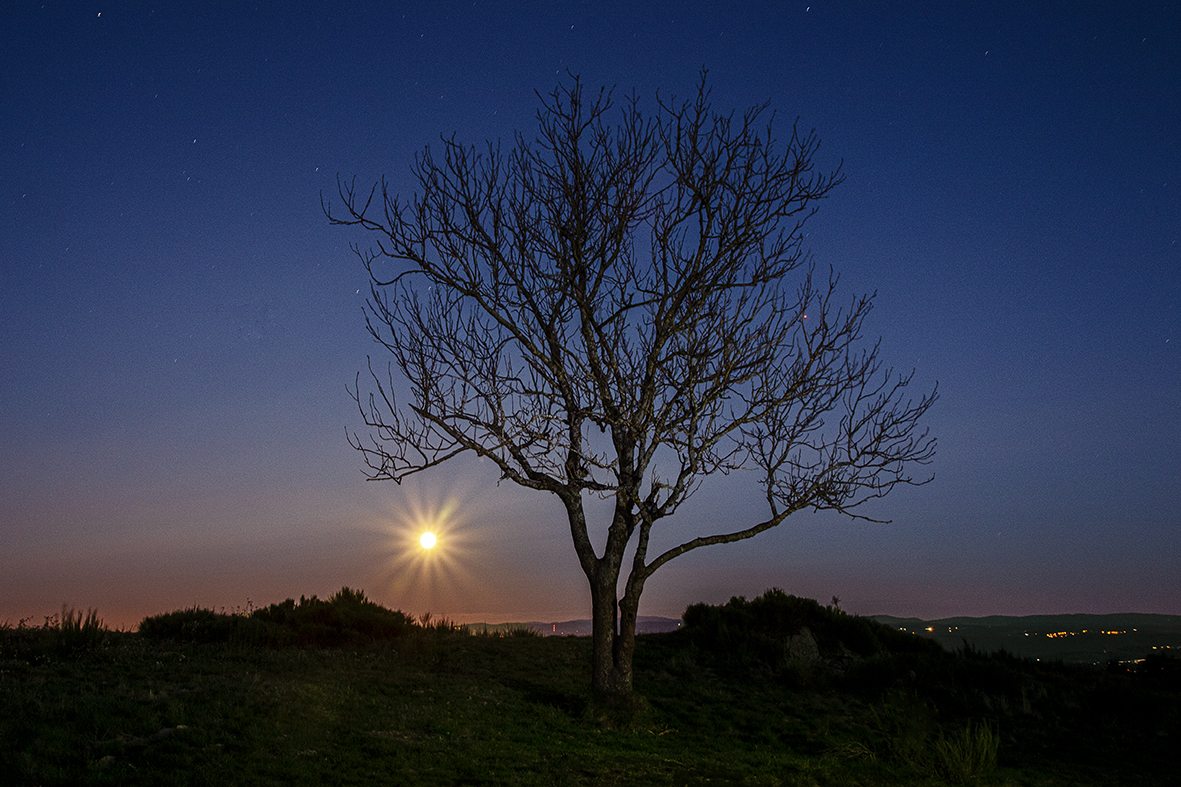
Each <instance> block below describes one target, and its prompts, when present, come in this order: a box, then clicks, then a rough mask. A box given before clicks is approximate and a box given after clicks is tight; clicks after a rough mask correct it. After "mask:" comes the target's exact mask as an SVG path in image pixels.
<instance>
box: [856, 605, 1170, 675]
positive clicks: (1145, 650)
mask: <svg viewBox="0 0 1181 787" xmlns="http://www.w3.org/2000/svg"><path fill="white" fill-rule="evenodd" d="M870 617H871V618H872V619H873V620H876V621H878V622H879V623H884V624H886V625H888V626H891V627H893V628H896V629H899V630H901V631H909V632H911V633H913V634H916V635H919V636H924V637H929V638H931V639H934V640H937V641H938V642H940V643H941V644H942V645H943V646H944V647H945V648H947V649H949V650H957V649H959V648H962V647H963V646H964V643H965V642H966V643H968V644H969V645H971V646H972V647H973V648H975V649H977V650H982V651H986V652H992V651H997V650H1001V649H1004V650H1006V651H1008V652H1009V653H1013V654H1015V655H1018V656H1025V657H1029V658H1036V659H1044V660H1048V661H1063V662H1067V663H1079V662H1081V663H1091V664H1104V663H1107V662H1109V661H1112V660H1115V661H1135V660H1137V659H1141V658H1144V657H1145V656H1147V655H1149V654H1150V653H1154V652H1155V653H1159V652H1162V651H1163V652H1165V653H1170V652H1171V653H1173V654H1176V655H1179V656H1181V615H1154V614H1147V613H1135V612H1129V613H1120V614H1112V615H1085V614H1072V615H1025V616H1007V615H990V616H987V617H981V618H972V617H953V618H939V619H938V620H921V619H919V618H899V617H894V616H891V615H872V616H870Z"/></svg>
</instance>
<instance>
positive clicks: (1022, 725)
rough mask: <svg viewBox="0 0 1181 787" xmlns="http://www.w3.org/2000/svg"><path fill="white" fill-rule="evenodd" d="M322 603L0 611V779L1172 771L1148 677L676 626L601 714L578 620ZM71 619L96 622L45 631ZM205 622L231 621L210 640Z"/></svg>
mask: <svg viewBox="0 0 1181 787" xmlns="http://www.w3.org/2000/svg"><path fill="white" fill-rule="evenodd" d="M338 595H339V594H338ZM333 598H334V599H335V600H329V601H328V602H327V603H328V604H329V606H336V607H343V606H350V605H352V606H356V607H364V604H365V603H366V602H365V601H362V600H357V599H351V600H350V599H341V598H338V597H333ZM324 603H325V602H319V601H316V602H314V603H312V601H311V600H308V599H304V600H301V603H298V604H292V605H291V608H290V609H288V612H290V613H291V614H290V615H288V623H290V621H291V620H293V619H295V618H296V617H298V615H297V614H296V613H297V612H298V610H299V608H300V607H302V606H306V610H305V613H306V614H307V616H308V617H306V619H304V623H302V624H299V625H291V626H288V628H291V629H292V630H291V631H289V632H288V633H287V634H281V633H276V632H277V631H279V630H278V629H268V630H267V631H269V633H267V635H266V637H263V639H266V638H267V637H269V638H270V639H271V640H272V644H258V643H257V642H255V641H253V640H256V639H258V638H259V637H260V636H261V635H260V633H259V632H260V631H264V630H263V629H258V628H250V624H241V623H233V624H225V622H224V621H219V620H218V619H216V618H209V617H208V616H203V615H189V618H194V619H195V618H200V619H202V620H204V621H205V623H206V624H209V625H207V626H206V627H205V628H204V629H202V631H204V632H205V633H204V634H202V635H201V636H205V637H207V638H210V639H213V640H216V641H199V640H200V637H197V636H194V635H193V629H192V628H191V627H190V628H189V629H187V630H186V629H185V628H184V626H183V625H180V624H181V623H183V622H184V620H185V618H184V616H180V617H174V618H170V619H169V620H171V621H172V622H173V623H176V624H177V632H178V634H177V635H176V636H160V637H159V638H155V639H153V638H152V637H149V636H146V635H145V634H143V633H134V634H133V633H127V632H109V631H105V630H103V629H102V628H101V624H100V622H99V621H98V618H97V616H96V615H92V614H91V615H87V616H86V617H82V616H80V615H79V614H78V613H74V612H73V611H70V614H69V616H68V619H69V622H68V623H67V624H66V625H63V624H62V621H65V620H66V619H67V616H66V615H65V614H63V615H62V617H61V618H60V619H56V620H53V621H52V622H53V625H49V623H50V621H47V624H46V625H45V626H41V627H29V626H25V625H18V626H16V627H12V626H6V627H0V784H3V785H66V784H70V785H74V784H79V785H106V784H127V785H237V784H251V785H255V784H258V785H268V784H307V785H312V784H315V785H320V784H334V785H368V784H381V785H390V784H393V785H398V784H414V785H418V784H422V785H432V784H435V785H444V784H446V785H451V784H487V785H555V784H560V785H567V784H568V785H615V784H618V785H634V784H643V785H648V784H651V785H706V784H711V785H717V784H740V785H791V786H793V787H820V785H863V786H865V787H872V786H874V785H882V786H885V785H944V784H955V783H974V784H981V785H1005V786H1006V787H1008V786H1012V787H1016V786H1017V785H1020V786H1021V787H1043V786H1044V787H1050V785H1054V787H1061V786H1062V785H1121V784H1149V785H1151V784H1167V783H1172V782H1170V781H1169V780H1168V778H1166V777H1171V776H1172V774H1171V772H1170V771H1169V767H1171V766H1170V765H1168V763H1171V760H1169V759H1168V756H1167V755H1168V754H1169V753H1170V752H1169V751H1166V750H1165V749H1166V743H1167V740H1169V739H1170V738H1168V737H1166V738H1163V739H1161V738H1160V733H1161V732H1162V731H1163V732H1164V733H1166V734H1167V735H1169V736H1172V735H1175V734H1176V732H1177V731H1178V727H1179V725H1178V723H1177V705H1178V703H1177V702H1176V699H1177V696H1178V694H1177V693H1176V691H1175V688H1173V687H1172V684H1171V683H1169V682H1168V681H1170V680H1173V678H1171V677H1165V678H1162V677H1160V676H1149V682H1148V683H1145V682H1144V681H1138V679H1137V678H1136V677H1135V676H1127V675H1110V674H1107V673H1104V672H1102V671H1100V670H1095V671H1091V672H1089V673H1086V675H1085V676H1084V677H1083V678H1079V677H1078V676H1076V675H1068V676H1066V677H1063V678H1062V680H1061V681H1060V682H1058V683H1055V682H1054V681H1055V680H1057V678H1056V677H1055V675H1057V674H1058V673H1055V672H1053V671H1052V670H1050V671H1046V672H1042V673H1039V672H1036V671H1035V667H1034V665H1031V664H1029V663H1026V662H1019V661H1011V662H1010V661H1005V660H1004V659H1003V658H1002V659H1000V660H997V659H996V658H994V657H989V656H986V655H984V654H978V653H977V654H967V655H965V654H960V655H954V654H946V653H927V654H916V653H910V654H906V653H904V654H902V655H901V656H899V655H898V654H894V655H890V654H888V653H887V654H881V655H879V656H877V657H866V658H865V659H863V660H862V661H861V662H858V663H856V664H855V665H854V666H847V667H845V668H843V669H842V670H841V671H840V672H830V673H827V674H826V673H825V672H824V670H823V669H816V670H813V671H812V672H811V673H809V675H808V676H807V681H808V685H804V686H801V685H800V680H801V678H800V676H799V672H798V669H796V665H787V664H785V665H776V664H775V663H773V660H770V661H769V658H770V657H769V656H768V655H767V653H766V652H765V650H760V649H759V648H753V649H751V651H750V652H751V653H753V654H754V655H753V656H752V657H751V658H750V659H749V660H748V661H745V662H743V661H741V660H736V659H735V658H734V655H733V654H732V653H727V652H724V651H721V650H717V649H716V648H713V647H712V646H708V644H707V641H708V638H706V640H702V639H700V638H698V639H695V638H694V636H693V632H677V633H676V634H669V635H649V636H641V637H640V638H639V643H638V647H637V654H636V685H637V688H638V690H639V693H640V694H641V695H642V697H643V702H642V707H641V708H640V709H639V710H638V712H636V713H635V714H633V715H631V716H630V717H629V718H628V719H627V720H626V721H621V720H620V719H619V718H610V717H608V716H606V715H604V714H602V713H599V712H598V710H597V709H596V707H595V706H594V705H592V703H590V701H589V679H590V676H589V661H590V652H589V651H590V642H589V640H587V639H585V638H574V637H549V638H537V637H523V636H468V635H464V634H462V633H457V632H455V631H454V630H453V629H454V627H453V626H450V625H447V623H446V622H445V621H443V622H440V621H419V622H415V623H414V625H413V626H411V627H410V628H408V629H406V630H404V631H402V633H401V634H399V635H398V636H370V637H369V638H368V639H365V638H362V637H359V636H357V637H353V636H351V635H346V636H344V639H345V640H347V641H348V643H349V644H347V645H346V646H342V647H325V646H323V645H314V646H308V645H303V646H300V645H297V644H294V643H296V641H298V640H299V639H300V636H298V632H299V629H300V628H301V627H302V626H305V625H306V626H308V627H313V628H314V627H320V626H327V627H328V628H331V627H332V623H331V621H332V620H337V621H338V622H339V620H340V619H341V618H334V617H333V614H330V613H328V612H325V611H324V609H323V608H322V605H323V604H324ZM276 606H279V607H281V608H284V609H287V605H285V604H284V605H276ZM267 609H271V608H267ZM357 611H358V610H357V609H353V612H357ZM362 611H363V610H362ZM190 612H191V611H190ZM255 612H261V610H259V611H255ZM313 612H314V614H313ZM387 612H388V611H387ZM170 614H173V615H175V613H170ZM253 614H254V613H251V615H253ZM269 614H271V613H266V614H263V615H261V616H260V619H268V617H267V616H268V615H269ZM342 614H344V613H342ZM398 614H400V613H398ZM367 615H369V616H372V615H376V616H378V617H382V618H383V619H385V618H386V617H388V616H385V613H381V612H376V611H374V610H368V611H367V612H365V614H364V615H360V616H359V617H357V618H355V619H354V623H355V625H357V626H361V627H365V626H368V627H369V628H370V630H377V631H378V632H379V633H380V632H385V633H386V634H389V632H390V630H392V629H386V628H382V626H383V625H384V624H378V623H374V621H373V619H371V618H369V617H366V616H367ZM238 617H242V618H247V617H250V615H242V616H238ZM88 619H89V620H91V621H92V622H91V623H90V624H89V629H90V630H91V631H98V632H100V633H101V636H95V635H87V636H88V637H89V639H87V640H85V641H84V642H82V644H78V643H77V642H73V644H71V645H69V646H68V647H67V646H66V645H65V644H63V643H66V642H67V641H70V638H71V637H75V636H77V635H76V634H75V633H73V632H75V631H80V630H82V629H86V628H87V620H88ZM389 619H395V618H389ZM178 621H179V623H178ZM325 621H328V622H325ZM358 621H360V622H358ZM365 621H367V622H365ZM421 624H426V625H421ZM227 625H228V626H229V627H230V628H231V629H232V630H233V631H237V632H238V633H237V634H234V635H233V636H229V637H224V636H223V635H224V627H226V626H227ZM272 625H275V626H279V625H281V624H278V623H273V624H272ZM282 625H286V624H282ZM810 625H811V626H812V627H813V628H823V627H824V623H823V620H822V619H820V618H817V619H814V620H812V622H811V623H810ZM848 625H852V624H848ZM374 627H376V628H374ZM147 628H148V631H149V632H150V631H151V629H152V625H151V624H149V625H148V627H147ZM316 630H317V631H320V635H318V636H322V635H323V633H324V632H323V630H322V629H320V628H317V629H316ZM210 632H218V633H210ZM353 633H354V634H355V633H356V631H355V630H353ZM731 635H733V632H731ZM763 635H768V634H767V632H766V631H763V632H762V634H761V636H763ZM818 638H820V639H823V637H818ZM276 642H278V643H279V644H274V643H276ZM1037 669H1042V668H1037ZM1161 674H1162V675H1164V674H1165V673H1163V672H1162V673H1161ZM1170 674H1171V673H1170ZM1152 681H1155V683H1154V682H1152ZM1162 681H1164V682H1162ZM1023 687H1024V691H1025V692H1026V695H1027V699H1028V703H1029V707H1025V706H1023V705H1022V704H1021V702H1020V701H1019V698H1020V695H1021V691H1022V689H1023ZM1039 687H1041V688H1046V687H1049V688H1048V689H1047V691H1046V692H1045V693H1044V694H1042V693H1040V690H1039ZM1132 689H1135V691H1133V690H1132ZM1170 692H1172V693H1170ZM1005 697H1007V698H1009V699H1007V700H1005V702H1007V708H1008V709H1007V710H1005V709H1003V708H1001V705H1002V704H1004V703H1002V701H1001V698H1005ZM1170 703H1171V704H1170ZM989 704H991V705H992V706H993V707H994V709H995V710H994V711H988V710H987V708H986V706H987V705H989ZM1104 719H1109V720H1110V721H1109V722H1108V721H1102V720H1104ZM1133 722H1134V723H1133ZM1137 725H1139V726H1137ZM1162 741H1163V742H1162ZM1161 752H1163V755H1162V756H1164V759H1161V757H1160V756H1158V754H1161ZM1088 757H1089V759H1088ZM1154 758H1155V759H1154ZM1162 763H1164V764H1162Z"/></svg>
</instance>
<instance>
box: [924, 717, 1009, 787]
mask: <svg viewBox="0 0 1181 787" xmlns="http://www.w3.org/2000/svg"><path fill="white" fill-rule="evenodd" d="M1000 745H1001V737H1000V735H999V734H998V733H997V731H996V730H994V729H993V728H992V727H990V726H989V725H987V724H979V725H976V726H975V727H973V726H972V724H971V723H969V724H968V725H967V726H965V727H964V729H963V730H961V731H960V733H959V734H958V735H952V736H951V737H941V738H940V739H939V740H937V741H936V742H935V746H934V757H933V760H934V766H935V771H936V773H938V774H939V775H940V776H942V777H943V778H944V779H946V780H948V781H949V782H953V783H955V784H963V783H965V782H974V781H977V780H978V779H980V778H981V777H983V776H986V775H988V774H989V773H992V772H993V771H994V770H996V761H997V752H998V750H999V749H1000Z"/></svg>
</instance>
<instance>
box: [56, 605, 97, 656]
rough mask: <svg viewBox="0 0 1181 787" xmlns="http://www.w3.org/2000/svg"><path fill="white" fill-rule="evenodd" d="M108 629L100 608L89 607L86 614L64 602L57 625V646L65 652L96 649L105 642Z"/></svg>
mask: <svg viewBox="0 0 1181 787" xmlns="http://www.w3.org/2000/svg"><path fill="white" fill-rule="evenodd" d="M106 636H107V629H106V627H105V626H104V625H103V622H102V619H101V618H99V616H98V610H96V609H87V610H86V615H85V616H83V615H82V613H81V612H79V611H77V610H75V609H73V608H72V607H67V606H66V605H65V604H62V614H61V618H60V619H59V621H58V627H57V647H58V650H59V651H62V652H64V653H78V652H80V651H87V650H94V649H95V648H98V647H100V646H101V645H102V644H103V641H104V640H105V639H106Z"/></svg>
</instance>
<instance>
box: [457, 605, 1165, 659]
mask: <svg viewBox="0 0 1181 787" xmlns="http://www.w3.org/2000/svg"><path fill="white" fill-rule="evenodd" d="M869 618H870V619H871V620H876V621H878V622H879V623H883V624H885V625H887V626H890V627H891V628H896V629H899V630H901V631H908V632H910V633H912V634H914V635H916V636H921V637H928V638H930V639H934V640H936V641H938V642H939V643H940V644H942V645H943V647H944V648H946V649H947V650H950V651H955V650H960V649H962V648H963V647H964V644H965V643H968V644H969V645H970V646H971V647H973V648H975V649H976V650H980V651H984V652H987V653H991V652H994V651H998V650H1001V649H1004V650H1005V651H1007V652H1009V653H1012V654H1014V655H1017V656H1024V657H1028V658H1034V659H1044V660H1047V661H1062V662H1066V663H1088V664H1106V663H1108V662H1109V661H1112V660H1115V661H1123V662H1134V661H1137V660H1140V659H1143V658H1144V657H1145V656H1147V655H1149V654H1152V653H1160V654H1170V655H1173V656H1178V657H1181V615H1154V614H1142V613H1125V614H1114V615H1083V614H1078V615H1028V616H1023V617H1016V616H1006V615H992V616H989V617H982V618H971V617H954V618H940V619H938V620H922V619H920V618H899V617H894V616H891V615H871V616H869ZM681 625H682V623H681V621H680V620H679V619H677V618H665V617H658V616H651V615H648V616H643V615H642V616H640V618H639V619H638V620H637V622H636V632H637V633H640V634H658V633H663V632H668V631H676V630H677V629H679V628H680V627H681ZM522 627H525V628H529V629H531V630H532V631H534V632H536V633H537V634H540V635H541V636H543V637H553V636H574V637H589V636H590V634H591V621H590V620H585V619H583V620H565V621H560V622H552V621H551V622H541V621H529V622H527V623H472V624H468V626H467V627H466V628H467V629H468V630H469V631H471V632H472V633H476V634H481V633H508V632H510V631H511V630H513V629H520V628H522Z"/></svg>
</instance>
